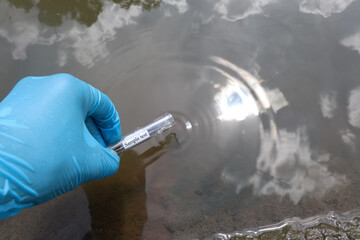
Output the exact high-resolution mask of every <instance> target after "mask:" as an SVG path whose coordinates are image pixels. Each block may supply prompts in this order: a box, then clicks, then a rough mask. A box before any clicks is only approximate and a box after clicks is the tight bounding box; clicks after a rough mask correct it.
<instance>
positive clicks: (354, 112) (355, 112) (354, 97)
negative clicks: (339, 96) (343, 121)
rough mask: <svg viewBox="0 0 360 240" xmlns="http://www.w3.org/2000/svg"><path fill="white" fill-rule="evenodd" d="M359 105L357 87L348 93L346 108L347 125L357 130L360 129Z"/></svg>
mask: <svg viewBox="0 0 360 240" xmlns="http://www.w3.org/2000/svg"><path fill="white" fill-rule="evenodd" d="M359 103H360V87H357V88H355V89H353V90H352V91H351V92H350V97H349V105H348V107H347V109H348V117H349V123H350V124H351V125H352V126H354V127H357V128H360V107H359Z"/></svg>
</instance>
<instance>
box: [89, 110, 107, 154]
mask: <svg viewBox="0 0 360 240" xmlns="http://www.w3.org/2000/svg"><path fill="white" fill-rule="evenodd" d="M85 125H86V127H87V129H88V130H89V132H90V134H91V135H92V136H93V137H94V138H95V139H96V141H98V142H99V143H100V144H101V146H103V147H106V143H105V141H104V139H103V137H102V135H101V132H100V130H99V128H98V127H97V126H96V124H95V123H94V120H93V119H92V117H88V118H87V119H86V120H85Z"/></svg>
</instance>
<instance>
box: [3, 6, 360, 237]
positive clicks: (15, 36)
mask: <svg viewBox="0 0 360 240" xmlns="http://www.w3.org/2000/svg"><path fill="white" fill-rule="evenodd" d="M359 23H360V2H358V1H354V0H343V1H336V0H326V1H325V0H301V1H296V0H293V1H286V0H251V1H250V0H243V1H237V0H206V1H205V0H204V1H196V0H192V1H191V0H178V1H176V0H163V1H160V0H159V1H154V0H148V1H145V0H143V1H121V0H117V1H115V0H114V1H104V2H103V1H99V0H91V1H90V0H89V1H82V2H80V1H59V2H58V3H53V2H52V1H47V0H38V1H35V0H34V1H32V0H27V1H25V0H16V1H15V0H0V59H1V68H0V76H1V77H0V79H1V80H0V81H1V90H0V99H2V98H3V97H5V95H6V94H7V93H8V92H9V91H10V89H11V88H12V86H13V85H14V84H15V83H16V82H17V81H18V80H19V79H21V78H22V77H24V76H27V75H47V74H52V73H57V72H67V73H71V74H73V75H75V76H77V77H78V78H80V79H82V80H84V81H86V82H88V83H90V84H92V85H94V86H95V87H97V88H99V89H101V90H102V91H104V92H105V93H106V94H107V95H108V96H109V97H110V98H111V99H112V100H113V102H114V104H115V105H116V107H117V109H118V111H119V114H120V118H121V123H122V127H123V132H124V133H129V132H131V131H132V130H134V129H135V128H136V127H139V126H141V125H143V124H144V123H146V122H148V121H151V120H152V119H153V118H155V117H156V116H157V115H159V114H160V113H162V112H165V111H171V112H172V113H173V114H174V116H175V118H176V120H177V126H176V128H175V129H174V130H173V132H171V133H169V134H168V135H167V136H161V137H158V138H157V139H156V140H151V141H149V142H147V143H145V144H143V145H141V146H139V147H138V148H136V149H135V151H130V152H127V153H124V154H123V155H122V156H121V165H120V169H119V171H118V172H117V174H115V175H114V176H112V177H110V178H107V179H104V180H99V181H95V182H91V183H87V184H85V185H83V186H82V188H83V190H82V189H80V188H79V189H77V190H76V191H75V192H72V193H69V194H66V195H64V196H61V197H59V198H57V199H54V200H52V201H50V202H49V203H46V204H44V205H41V206H38V207H36V208H33V209H28V210H25V211H23V212H22V213H21V214H19V215H18V216H16V217H14V218H11V219H8V220H4V221H2V222H1V223H0V238H4V239H5V238H6V239H11V238H13V239H16V238H17V237H20V238H21V239H49V237H51V238H52V239H65V238H66V236H72V237H73V238H75V239H76V238H77V239H81V238H83V237H84V239H89V238H90V239H91V238H95V239H96V238H97V239H137V238H140V239H194V238H199V239H204V238H212V236H220V235H214V234H225V235H224V236H229V237H235V236H236V235H227V234H231V233H234V232H238V233H239V234H240V233H241V232H243V230H244V229H259V228H261V226H266V225H269V224H276V223H279V222H282V221H284V220H286V219H290V218H294V217H298V218H302V219H304V218H309V217H311V218H313V219H317V217H318V218H319V219H320V216H321V217H322V218H323V216H324V214H325V215H326V214H328V213H329V212H332V211H335V212H337V213H339V214H340V213H344V212H347V211H351V210H357V209H358V208H359V206H360V205H359V204H360V185H359V183H360V181H359V180H360V177H359V172H360V162H359V161H358V160H359V150H360V147H359V146H360V145H359V143H360V141H359V136H360V135H359V128H360V110H359V109H360V105H359V103H360V68H359V66H360V55H359V54H360V27H359V26H360V25H359ZM175 135H176V138H175ZM176 140H177V141H176ZM64 208H66V209H67V211H64ZM352 217H353V218H354V217H356V216H352ZM30 219H31V220H30ZM90 221H91V225H90ZM344 221H345V220H344ZM346 221H347V220H346ZM346 221H345V222H346ZM349 221H350V220H349ZM356 226H357V225H356ZM355 229H358V227H355ZM305 231H306V230H304V228H303V229H302V233H304V234H305ZM14 232H16V235H14V234H13V233H14ZM239 236H240V235H239ZM261 239H263V238H261ZM264 239H265V238H264Z"/></svg>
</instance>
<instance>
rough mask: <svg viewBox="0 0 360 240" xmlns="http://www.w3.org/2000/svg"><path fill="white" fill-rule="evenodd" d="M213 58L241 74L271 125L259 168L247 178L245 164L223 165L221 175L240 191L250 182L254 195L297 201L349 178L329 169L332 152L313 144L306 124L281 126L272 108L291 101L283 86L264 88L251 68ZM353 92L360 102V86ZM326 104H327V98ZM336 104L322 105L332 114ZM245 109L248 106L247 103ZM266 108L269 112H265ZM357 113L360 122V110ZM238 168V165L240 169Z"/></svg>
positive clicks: (333, 96)
mask: <svg viewBox="0 0 360 240" xmlns="http://www.w3.org/2000/svg"><path fill="white" fill-rule="evenodd" d="M212 60H213V61H215V62H217V63H219V64H221V65H222V66H226V67H228V68H230V69H231V70H233V71H235V72H237V73H238V74H239V75H240V76H241V77H242V79H243V81H245V82H246V84H247V86H250V87H251V90H252V92H253V93H255V97H256V98H257V99H258V101H259V102H260V105H261V106H262V111H261V112H262V114H265V115H266V114H268V117H266V119H268V120H269V123H264V126H265V125H269V127H268V128H264V129H263V131H261V133H262V136H261V150H260V153H259V155H258V157H257V160H256V172H255V173H254V174H253V175H252V176H249V177H248V179H247V180H246V181H244V179H243V176H242V173H241V169H240V168H242V167H243V166H233V167H231V168H224V169H223V171H222V175H221V178H222V180H223V181H224V182H228V183H231V184H234V185H235V186H236V191H237V192H240V191H241V190H242V189H243V188H244V187H246V186H249V185H250V186H252V187H253V191H254V195H272V194H276V195H279V196H281V197H285V196H288V197H289V198H290V199H291V200H292V201H293V202H294V203H295V204H297V203H298V202H299V201H300V200H301V199H302V198H303V197H304V196H306V195H309V194H310V195H311V194H313V195H315V196H320V195H323V194H324V193H326V192H327V191H328V190H330V189H331V188H333V187H335V186H340V185H343V184H344V183H346V182H347V180H346V177H345V176H343V175H340V174H337V173H334V172H331V171H330V170H329V168H328V162H329V160H330V154H329V153H327V152H319V151H318V150H317V149H312V148H311V147H310V143H309V139H308V136H307V130H306V128H305V127H298V128H297V130H295V131H290V130H287V129H279V128H278V126H277V124H276V119H275V118H274V117H273V116H272V111H273V112H276V111H278V110H279V109H281V108H283V107H285V106H288V105H289V103H288V102H287V100H286V99H285V97H284V95H283V94H282V92H281V91H280V89H274V90H265V89H264V88H263V87H262V85H261V84H260V82H261V81H260V80H259V79H257V77H255V76H254V75H252V74H250V73H249V72H248V71H246V70H244V69H242V68H239V67H237V66H236V65H234V64H232V63H230V62H228V61H227V60H225V59H221V58H218V57H212ZM255 75H256V76H257V75H258V74H255ZM255 83H256V84H255ZM269 93H270V94H269ZM354 94H356V96H357V97H356V99H355V100H354V101H353V102H354V103H355V102H357V103H358V102H359V101H360V88H359V91H357V92H356V93H354ZM268 95H271V97H269V96H268ZM276 95H278V96H276ZM253 97H254V96H253ZM323 98H324V99H327V98H330V99H331V102H332V103H333V102H334V101H335V102H336V94H333V93H329V94H328V95H324V97H323ZM272 101H274V102H272ZM323 101H325V100H323ZM244 104H245V103H244ZM324 104H325V105H327V101H325V103H324ZM273 105H274V106H275V107H274V106H273ZM334 105H336V104H333V105H332V108H331V109H325V108H328V106H323V108H324V109H325V110H324V111H325V114H327V115H329V114H332V113H333V111H334ZM243 109H245V110H246V108H245V107H243ZM236 110H240V111H243V110H241V109H236ZM275 110H276V111H275ZM267 111H270V112H268V113H266V112H267ZM245 112H246V111H245ZM248 115H249V114H247V116H248ZM358 115H359V118H357V119H358V120H359V125H360V114H358ZM264 117H265V116H264ZM233 120H234V119H233ZM260 127H261V126H260ZM349 138H351V136H349V135H348V134H347V135H344V141H347V142H348V140H349ZM237 168H239V169H238V171H237Z"/></svg>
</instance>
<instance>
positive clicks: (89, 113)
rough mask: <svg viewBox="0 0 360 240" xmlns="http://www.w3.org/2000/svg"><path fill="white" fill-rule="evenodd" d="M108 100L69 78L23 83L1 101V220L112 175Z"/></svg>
mask: <svg viewBox="0 0 360 240" xmlns="http://www.w3.org/2000/svg"><path fill="white" fill-rule="evenodd" d="M120 138H121V130H120V121H119V116H118V114H117V111H116V109H115V107H114V105H113V104H112V102H111V101H110V99H109V98H108V97H107V96H106V95H105V94H103V93H101V92H100V91H99V90H97V89H95V88H94V87H92V86H90V85H88V84H87V83H85V82H82V81H80V80H78V79H77V78H75V77H73V76H71V75H68V74H56V75H52V76H45V77H27V78H24V79H22V80H21V81H20V82H19V83H18V84H17V85H16V86H15V87H14V89H13V90H12V91H11V92H10V94H9V95H8V96H7V97H6V98H5V99H4V100H3V101H2V102H1V103H0V218H6V217H10V216H13V215H15V214H17V213H18V212H19V211H20V210H21V209H23V208H27V207H31V206H34V205H37V204H40V203H42V202H45V201H47V200H50V199H51V198H54V197H55V196H57V195H60V194H62V193H65V192H68V191H70V190H72V189H74V188H76V187H77V186H78V185H79V184H81V183H84V182H88V181H91V180H95V179H98V178H104V177H107V176H110V175H112V174H114V173H115V172H116V171H117V169H118V167H119V162H120V158H119V157H118V156H117V154H116V153H115V152H114V151H112V150H109V149H107V148H106V146H109V145H110V144H113V143H115V142H117V141H119V140H120Z"/></svg>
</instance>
